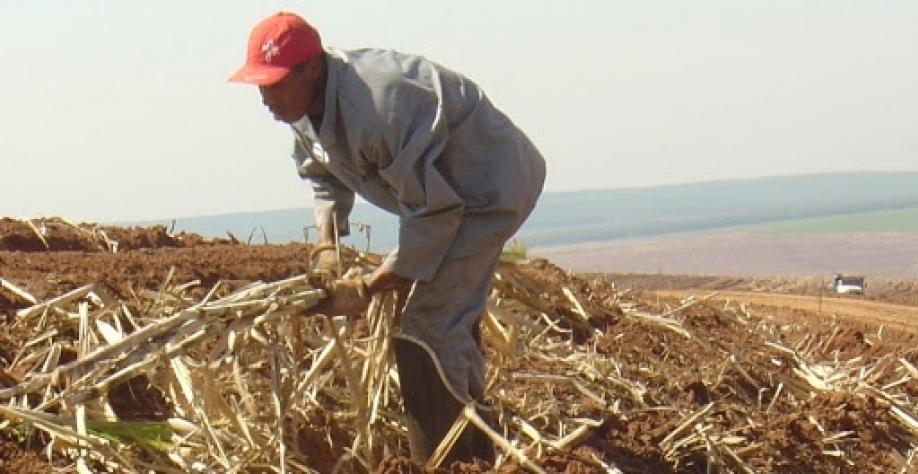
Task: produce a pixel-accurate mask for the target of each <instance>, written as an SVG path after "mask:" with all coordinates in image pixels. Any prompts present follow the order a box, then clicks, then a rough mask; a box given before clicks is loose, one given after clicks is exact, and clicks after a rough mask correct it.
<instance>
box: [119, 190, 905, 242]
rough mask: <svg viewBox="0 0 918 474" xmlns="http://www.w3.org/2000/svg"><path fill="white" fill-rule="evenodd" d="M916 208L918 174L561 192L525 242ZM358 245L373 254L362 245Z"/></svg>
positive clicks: (299, 226) (292, 218) (371, 216)
mask: <svg viewBox="0 0 918 474" xmlns="http://www.w3.org/2000/svg"><path fill="white" fill-rule="evenodd" d="M910 208H918V172H903V173H837V174H817V175H805V176H782V177H769V178H758V179H743V180H725V181H710V182H702V183H693V184H681V185H672V186H659V187H651V188H633V189H603V190H589V191H574V192H556V193H545V195H543V197H542V199H541V200H540V202H539V206H538V207H537V208H536V210H535V211H534V212H533V214H532V216H531V217H530V219H529V221H528V222H527V223H526V225H525V226H524V227H523V229H522V231H521V232H520V235H519V238H520V239H521V240H522V241H523V242H524V243H526V245H528V246H530V247H537V246H554V245H566V244H575V243H582V242H596V241H606V240H614V239H622V238H633V237H642V236H654V235H664V234H670V233H676V232H690V231H699V230H713V229H719V228H727V227H737V226H747V225H759V224H767V223H776V222H783V221H793V220H801V219H810V218H827V217H832V216H842V215H852V214H869V213H873V212H886V211H895V210H902V209H910ZM887 215H888V213H887ZM907 215H909V216H910V215H912V214H907ZM351 220H352V221H357V222H362V223H365V224H368V225H369V226H370V228H371V230H372V235H371V241H372V247H373V248H374V249H375V250H387V249H389V248H391V247H393V246H394V244H395V238H396V229H397V225H398V221H397V218H395V217H394V216H391V215H389V214H387V213H385V212H383V211H380V210H378V209H375V208H374V207H372V206H370V205H367V204H358V205H357V206H356V208H355V210H354V213H353V214H352V216H351ZM874 220H875V221H877V222H881V221H884V219H879V220H876V219H874ZM885 220H886V221H890V220H889V219H888V218H886V219H885ZM153 222H156V223H164V224H167V225H169V224H170V220H169V219H163V220H157V221H150V222H143V223H135V224H150V223H153ZM832 222H844V220H842V221H839V220H838V219H833V220H832ZM890 222H892V221H890ZM307 224H312V210H311V209H307V208H299V209H281V210H273V211H264V212H252V213H231V214H221V215H214V216H198V217H183V218H177V219H176V230H189V231H194V232H198V233H201V234H203V235H205V236H225V235H226V232H227V231H230V232H232V233H233V234H234V235H236V237H237V238H239V239H241V240H247V239H248V238H249V236H250V235H251V236H252V242H253V243H258V242H262V241H263V238H264V236H263V233H262V228H263V229H264V235H266V236H267V239H268V240H269V241H270V242H272V243H283V242H290V241H302V240H303V226H304V225H307ZM253 230H254V231H255V232H254V234H253ZM349 243H351V244H354V245H357V246H359V247H363V246H365V240H364V238H363V237H362V236H360V237H357V238H352V239H350V241H349Z"/></svg>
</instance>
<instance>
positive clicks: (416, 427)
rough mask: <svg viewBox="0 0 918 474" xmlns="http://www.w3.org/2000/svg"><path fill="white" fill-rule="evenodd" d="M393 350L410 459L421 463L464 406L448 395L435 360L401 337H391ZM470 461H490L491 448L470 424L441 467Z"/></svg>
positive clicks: (485, 414) (481, 412) (484, 414)
mask: <svg viewBox="0 0 918 474" xmlns="http://www.w3.org/2000/svg"><path fill="white" fill-rule="evenodd" d="M393 349H394V351H395V358H396V362H397V364H398V373H399V381H400V382H401V387H402V400H403V402H404V405H405V416H406V420H407V421H406V424H407V428H408V442H409V446H410V449H411V458H412V459H413V460H414V461H415V462H418V463H424V462H427V460H428V459H429V458H430V456H431V455H432V454H433V452H434V450H435V449H436V448H437V446H439V444H440V442H441V441H442V440H443V438H444V436H445V435H446V433H447V432H448V431H449V429H450V428H451V427H452V426H453V423H455V421H456V418H457V417H458V416H459V415H460V412H461V411H462V409H463V408H464V407H465V403H463V402H462V401H461V400H459V399H457V398H456V397H455V396H454V395H453V394H452V393H451V391H450V389H449V388H448V386H447V384H446V382H445V381H444V379H443V377H441V376H440V373H441V372H440V369H439V367H437V363H436V359H434V358H432V357H431V356H430V353H429V352H428V351H427V349H425V348H424V347H423V346H421V345H420V344H418V343H417V342H415V341H413V340H410V339H404V338H394V339H393ZM479 415H481V416H482V418H484V419H486V420H488V419H490V418H491V417H490V410H479ZM474 458H479V459H482V460H485V461H488V462H494V448H493V446H492V445H491V443H490V440H489V439H488V438H487V436H486V435H485V434H484V433H482V432H481V431H480V430H478V429H477V428H475V427H474V426H471V425H470V426H467V427H466V429H465V430H464V431H463V433H462V435H460V437H459V439H457V440H456V442H455V443H454V444H453V447H452V448H451V449H450V451H449V453H448V454H447V456H446V458H445V460H444V463H443V465H445V466H449V464H450V463H452V462H453V461H471V460H472V459H474Z"/></svg>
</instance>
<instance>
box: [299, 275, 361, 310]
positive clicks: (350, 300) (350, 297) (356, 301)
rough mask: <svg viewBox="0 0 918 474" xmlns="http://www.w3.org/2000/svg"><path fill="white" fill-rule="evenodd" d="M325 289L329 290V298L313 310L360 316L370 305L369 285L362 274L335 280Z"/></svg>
mask: <svg viewBox="0 0 918 474" xmlns="http://www.w3.org/2000/svg"><path fill="white" fill-rule="evenodd" d="M325 291H327V292H328V298H327V299H326V300H324V301H322V302H321V303H319V304H318V305H317V306H315V307H313V309H312V311H311V312H313V313H321V314H325V315H328V316H340V315H344V316H351V317H360V316H363V314H364V313H365V312H366V310H367V307H368V306H369V305H370V298H369V296H368V295H367V285H366V283H364V281H363V277H361V276H356V277H354V278H342V279H339V280H334V281H332V282H331V283H329V284H327V285H326V286H325Z"/></svg>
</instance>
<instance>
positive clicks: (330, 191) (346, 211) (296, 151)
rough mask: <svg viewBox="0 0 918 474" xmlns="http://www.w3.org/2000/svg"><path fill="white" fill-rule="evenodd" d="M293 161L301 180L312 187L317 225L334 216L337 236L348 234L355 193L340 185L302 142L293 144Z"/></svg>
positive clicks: (329, 220)
mask: <svg viewBox="0 0 918 474" xmlns="http://www.w3.org/2000/svg"><path fill="white" fill-rule="evenodd" d="M293 161H294V162H295V163H296V170H297V173H299V175H300V177H301V178H303V179H306V180H309V182H310V184H311V185H312V191H313V209H314V213H315V221H316V225H321V224H322V223H325V222H331V221H332V216H335V218H336V219H337V225H338V235H340V236H341V237H344V236H346V235H349V234H350V227H349V226H348V217H349V216H350V214H351V209H353V208H354V192H353V191H351V190H350V189H349V188H347V187H346V186H345V185H343V184H341V181H338V178H336V177H335V176H334V175H332V174H331V173H330V172H329V171H328V169H327V168H326V167H325V165H323V164H322V163H321V162H319V161H317V160H314V159H313V158H312V156H311V155H310V154H309V153H307V152H306V150H305V149H304V148H303V145H302V143H300V141H299V140H294V141H293Z"/></svg>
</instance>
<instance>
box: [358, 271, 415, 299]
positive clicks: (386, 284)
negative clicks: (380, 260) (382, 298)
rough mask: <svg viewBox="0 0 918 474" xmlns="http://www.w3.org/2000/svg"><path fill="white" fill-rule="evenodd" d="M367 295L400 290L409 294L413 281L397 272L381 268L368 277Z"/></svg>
mask: <svg viewBox="0 0 918 474" xmlns="http://www.w3.org/2000/svg"><path fill="white" fill-rule="evenodd" d="M365 282H366V286H367V294H369V295H370V296H373V295H375V294H376V293H379V292H381V291H388V290H398V291H405V292H407V291H408V289H410V288H411V284H412V283H413V282H412V281H411V280H409V279H407V278H405V277H403V276H401V275H399V274H398V273H395V272H390V271H387V270H384V269H383V267H379V268H377V269H376V271H374V272H373V273H371V274H370V275H368V276H367V277H366V280H365Z"/></svg>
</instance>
